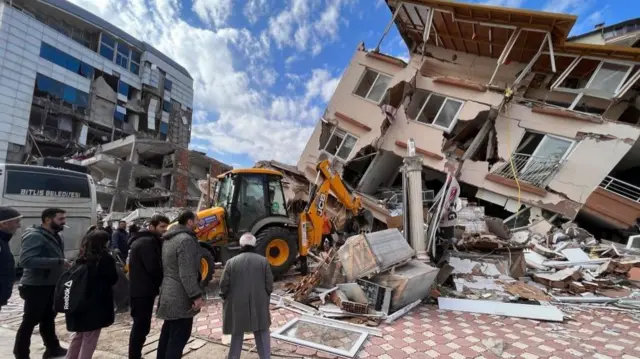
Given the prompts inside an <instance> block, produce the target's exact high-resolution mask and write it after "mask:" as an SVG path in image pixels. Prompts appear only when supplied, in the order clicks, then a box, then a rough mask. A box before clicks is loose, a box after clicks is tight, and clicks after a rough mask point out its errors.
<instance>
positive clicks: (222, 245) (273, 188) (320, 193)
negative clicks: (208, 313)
mask: <svg viewBox="0 0 640 359" xmlns="http://www.w3.org/2000/svg"><path fill="white" fill-rule="evenodd" d="M316 169H317V172H318V175H317V177H316V181H315V183H314V184H313V185H312V187H311V190H310V192H309V201H308V204H307V205H306V207H305V209H304V211H302V213H300V215H299V218H297V219H298V220H293V219H291V217H290V216H289V213H288V212H287V207H286V201H285V197H284V192H283V190H282V183H281V180H282V177H283V175H282V173H280V172H278V171H274V170H270V169H264V168H247V169H234V170H232V171H229V172H226V173H224V174H221V175H220V176H218V177H217V180H218V181H217V185H216V190H215V199H214V206H213V207H212V208H208V209H205V210H202V211H199V212H198V213H197V215H198V224H197V229H196V234H197V237H198V240H199V241H200V245H201V246H202V247H203V249H206V251H208V252H209V253H210V254H211V255H212V256H213V258H214V259H215V261H216V262H223V263H224V262H226V261H227V260H228V259H229V258H231V257H233V256H234V255H236V254H237V253H238V250H239V249H240V247H239V246H238V239H239V238H240V236H241V235H242V234H243V233H245V232H250V233H252V234H253V235H255V236H256V238H257V240H258V242H257V246H256V250H257V252H258V253H259V254H262V255H264V256H265V257H266V258H267V260H268V261H269V263H270V265H271V269H272V271H273V274H274V276H275V277H279V276H282V275H283V274H284V273H286V272H287V271H288V270H289V269H290V268H291V266H292V265H293V264H294V263H296V261H297V262H298V263H299V264H300V270H301V271H302V273H303V274H306V273H307V271H308V266H307V255H308V254H309V251H310V250H311V249H313V248H318V247H320V246H321V245H322V224H323V218H322V216H323V213H324V210H325V206H326V203H327V199H328V197H329V195H330V193H332V194H333V195H334V196H335V197H336V198H337V199H338V201H339V202H340V203H342V205H344V206H345V208H346V210H347V212H348V222H349V223H350V224H351V226H352V227H355V229H352V230H351V232H356V233H357V232H362V231H367V230H371V226H372V224H373V215H372V214H371V212H370V211H368V210H366V209H364V208H363V207H362V203H361V201H360V197H358V196H354V195H352V194H351V193H350V192H349V190H348V189H347V188H346V187H345V185H344V183H343V182H342V179H341V178H340V176H339V175H338V174H337V173H335V171H333V170H332V169H331V165H330V163H329V161H328V160H324V161H322V162H320V163H318V165H317V166H316ZM210 263H211V260H207V259H206V258H204V257H203V260H202V266H201V267H202V268H201V275H202V277H203V279H204V278H207V277H209V278H210V275H211V274H210V272H212V271H213V268H210V266H211V264H210Z"/></svg>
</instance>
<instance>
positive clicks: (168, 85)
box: [164, 79, 173, 91]
mask: <svg viewBox="0 0 640 359" xmlns="http://www.w3.org/2000/svg"><path fill="white" fill-rule="evenodd" d="M172 86H173V83H172V82H171V80H167V79H165V80H164V89H165V90H167V91H171V87H172Z"/></svg>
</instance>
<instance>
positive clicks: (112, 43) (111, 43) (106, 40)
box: [102, 32, 116, 47]
mask: <svg viewBox="0 0 640 359" xmlns="http://www.w3.org/2000/svg"><path fill="white" fill-rule="evenodd" d="M102 43H103V44H107V45H109V46H111V47H116V40H115V39H114V38H113V37H111V36H109V35H107V34H105V33H104V32H103V33H102Z"/></svg>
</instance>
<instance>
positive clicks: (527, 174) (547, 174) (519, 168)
mask: <svg viewBox="0 0 640 359" xmlns="http://www.w3.org/2000/svg"><path fill="white" fill-rule="evenodd" d="M511 158H512V160H513V167H514V170H515V172H516V175H517V178H518V181H520V182H526V183H528V184H531V185H534V186H536V187H540V188H544V187H546V185H547V184H548V182H549V180H550V179H551V177H552V176H553V175H555V174H556V172H557V171H558V169H560V166H561V165H562V162H563V161H562V160H560V159H555V158H550V157H535V156H531V155H525V154H522V153H514V154H513V155H511ZM513 172H514V171H513V170H512V169H511V164H510V163H509V161H507V162H506V163H504V164H503V165H501V166H500V167H498V168H497V169H496V170H494V171H493V172H492V173H493V174H495V175H498V176H501V177H504V178H508V179H512V180H515V176H514V175H513Z"/></svg>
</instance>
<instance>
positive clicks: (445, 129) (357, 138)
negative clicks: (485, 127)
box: [297, 45, 640, 219]
mask: <svg viewBox="0 0 640 359" xmlns="http://www.w3.org/2000/svg"><path fill="white" fill-rule="evenodd" d="M427 49H428V50H427V51H428V54H427V55H426V56H422V55H420V54H412V56H411V59H410V61H409V63H404V62H403V61H401V60H398V59H393V58H391V57H388V56H386V55H382V54H378V53H372V52H369V51H366V50H365V49H364V47H363V46H359V47H358V49H357V50H356V52H355V54H354V55H353V57H352V59H351V62H350V63H349V65H348V67H347V69H346V70H345V71H344V73H343V76H342V78H341V80H340V82H339V84H338V86H337V88H336V90H335V92H334V95H333V97H332V98H331V100H330V101H329V103H328V105H327V109H326V110H325V115H324V116H323V121H318V124H317V125H316V128H315V129H314V132H313V134H312V135H311V138H310V139H309V142H308V143H307V145H306V147H305V149H304V151H303V153H302V155H301V157H300V159H299V161H298V165H297V167H298V169H299V170H300V171H302V172H304V173H305V175H306V176H307V178H308V179H309V180H313V179H314V178H315V176H316V174H315V164H316V163H317V162H318V161H319V160H321V159H323V158H330V159H333V160H334V163H335V166H336V167H337V168H340V169H341V170H344V169H345V168H347V167H348V166H350V162H349V160H351V159H354V158H355V157H358V161H354V164H355V165H354V167H356V166H359V165H358V164H356V163H357V162H360V163H361V162H362V161H364V159H365V158H366V157H367V156H369V154H370V152H371V151H370V152H360V151H364V150H366V147H370V146H373V147H374V149H375V151H378V152H379V153H382V152H384V153H389V152H390V153H394V154H395V155H397V156H398V157H400V158H401V157H404V156H406V153H407V143H408V140H409V139H410V138H411V139H413V140H414V141H415V145H416V149H417V153H419V154H421V155H422V156H423V160H424V166H425V167H426V168H429V169H432V170H435V171H437V172H439V173H452V174H454V175H457V177H458V179H459V180H460V181H461V182H463V183H466V184H468V185H470V186H472V187H474V188H476V189H477V194H476V196H477V198H481V199H483V200H486V201H489V202H492V203H494V204H499V205H502V206H504V208H505V209H507V210H509V211H510V212H514V211H516V210H517V209H518V206H517V205H518V204H520V205H527V206H533V207H538V208H541V209H546V210H549V211H551V212H555V213H559V214H560V215H562V216H564V217H567V218H571V219H573V218H574V217H575V216H576V215H577V214H578V212H579V211H580V209H581V208H582V206H583V205H585V203H586V202H587V199H588V198H589V196H590V194H591V193H592V192H593V191H594V189H596V188H597V187H598V186H599V185H600V184H601V182H602V181H603V180H604V179H605V178H606V177H607V176H608V174H609V173H610V172H611V171H612V170H613V169H614V167H615V166H616V164H617V163H618V162H620V161H621V160H622V159H623V157H625V155H627V154H628V153H630V150H631V148H632V147H633V146H634V143H635V142H636V140H637V139H638V138H639V137H640V128H638V126H634V125H631V124H626V123H621V122H615V121H610V120H609V119H614V120H617V116H620V114H621V112H622V111H623V110H624V108H622V109H621V108H619V107H616V106H617V104H614V105H612V106H611V107H609V108H608V109H607V110H606V113H605V114H602V116H591V115H589V116H586V114H584V113H579V112H577V111H573V109H572V110H571V111H560V114H559V115H558V113H553V112H552V111H546V112H545V111H542V110H539V108H538V105H535V106H533V104H534V103H536V101H529V100H528V99H525V98H524V95H522V96H523V98H522V101H521V100H518V101H516V100H513V101H512V102H510V103H508V104H507V105H506V106H505V107H504V109H503V110H502V111H500V112H498V111H497V109H498V108H500V107H501V105H502V104H503V103H504V100H505V96H504V92H502V91H492V90H489V89H488V88H487V87H486V85H484V86H481V85H479V84H487V83H489V82H490V77H491V76H492V73H493V71H494V69H495V66H496V59H495V58H490V57H483V56H477V55H471V54H468V53H465V52H463V51H453V50H448V49H443V48H441V47H435V46H432V45H428V46H427ZM444 59H447V60H444ZM451 59H453V60H451ZM604 60H607V59H603V61H604ZM526 65H527V64H526V63H517V62H511V63H509V64H507V65H503V66H502V67H501V68H500V71H498V72H497V73H496V75H495V78H494V82H493V83H494V84H496V85H498V86H497V87H500V88H503V89H504V88H507V87H510V86H512V83H513V81H514V79H516V78H518V76H519V74H520V73H522V71H523V70H524V69H525V66H526ZM559 72H561V71H559ZM532 75H533V74H532ZM470 80H471V81H470ZM402 82H405V83H413V84H414V86H415V91H413V92H412V95H411V96H408V98H405V97H403V101H401V102H399V103H400V104H401V105H400V106H398V108H396V109H395V111H394V115H393V116H392V117H393V120H392V121H391V123H390V124H388V125H386V126H385V124H384V123H385V121H386V120H387V118H388V117H389V116H385V110H386V109H385V108H384V107H382V108H381V102H382V101H381V100H382V99H383V97H384V96H385V94H387V95H389V93H387V90H388V89H391V88H394V86H396V85H399V84H400V85H402ZM522 91H526V87H525V88H524V90H522ZM400 93H401V94H402V91H400ZM519 93H520V92H519ZM569 103H571V101H569ZM624 106H628V104H625V105H624ZM542 108H544V106H543V107H542ZM492 109H493V111H495V114H496V116H495V118H493V119H492V122H493V124H492V125H491V126H490V127H492V131H495V132H494V134H495V135H494V137H493V144H494V146H495V147H494V148H495V151H496V152H495V154H493V155H492V157H493V158H492V159H491V160H487V159H486V158H482V159H471V158H464V156H463V155H462V154H463V153H464V152H465V151H462V152H461V153H457V152H456V150H457V149H455V146H453V147H447V146H449V145H452V141H455V139H456V136H459V135H460V134H461V133H463V132H464V131H465V127H468V128H467V129H469V128H471V127H472V126H473V124H474V123H479V124H482V122H477V121H479V120H483V119H484V118H485V117H488V116H489V114H490V113H491V111H492ZM568 113H571V116H573V118H572V117H571V116H569V115H568ZM605 115H606V116H605ZM481 117H482V118H481ZM604 117H606V119H604V120H603V118H604ZM612 117H613V118H612ZM468 125H471V127H469V126H468ZM479 130H480V126H478V128H477V129H476V130H475V132H473V134H474V135H475V134H476V133H479ZM474 138H475V137H468V140H467V141H468V142H467V145H468V143H469V142H470V141H471V140H472V139H474ZM603 138H607V140H602V139H603ZM484 143H485V145H484V147H483V151H485V152H487V155H486V157H488V156H489V151H488V150H487V146H488V145H486V142H484ZM528 143H537V145H536V146H537V148H534V149H532V150H531V151H529V153H530V154H529V155H528V156H525V155H520V154H519V153H518V152H520V151H523V152H524V150H525V147H527V146H529V145H528ZM453 145H456V144H455V143H453ZM458 145H461V144H458ZM536 146H533V147H536ZM545 146H546V147H545ZM458 147H461V146H458ZM469 147H470V146H469ZM543 147H544V148H543ZM452 148H454V150H452ZM526 150H529V149H528V148H526ZM556 150H557V151H559V152H561V153H560V154H557V153H551V152H553V151H556ZM536 151H537V152H536ZM549 151H551V152H549ZM531 152H533V153H531ZM547 152H548V153H547ZM384 153H383V155H384ZM374 155H375V154H374ZM378 156H380V154H378V155H377V156H376V157H378ZM520 157H523V158H524V157H526V158H524V159H522V158H520ZM509 158H512V159H514V166H516V170H517V171H518V176H520V182H519V185H520V188H518V183H516V182H515V181H514V180H513V178H509V177H511V172H510V171H507V169H508V168H507V167H505V166H508V165H509V163H508V162H507V161H508V159H509ZM534 160H535V161H538V162H535V161H534ZM547 160H548V163H547V162H544V161H547ZM518 161H520V162H522V163H520V162H518ZM383 162H385V161H377V160H376V159H374V160H373V161H372V162H371V164H370V165H369V167H367V168H366V169H362V170H361V173H360V174H361V175H362V177H361V178H359V179H358V180H357V181H356V182H355V183H354V184H353V185H354V187H355V188H356V190H359V191H362V192H366V191H364V189H365V188H367V187H368V188H369V189H371V188H372V187H371V186H367V184H370V183H369V182H370V181H375V179H372V178H371V177H375V176H377V175H379V174H380V173H381V172H376V171H386V172H388V171H392V170H397V169H399V166H400V165H401V161H396V162H394V165H395V166H396V167H394V168H393V169H391V168H376V166H378V165H380V166H381V163H383ZM386 163H387V164H388V163H389V161H386ZM596 163H597V164H598V165H597V166H594V164H596ZM535 166H538V167H536V168H537V169H538V170H536V171H534V170H532V168H533V167H535ZM503 169H504V171H502V170H503ZM501 171H502V172H501ZM343 173H346V172H343ZM376 173H377V174H376ZM527 175H529V177H527ZM536 176H538V177H544V178H541V179H540V180H538V178H537V177H536ZM378 177H379V176H378ZM391 182H392V181H391ZM389 183H390V182H386V183H383V184H387V185H388V184H389ZM365 194H369V195H373V194H374V193H373V191H369V193H365ZM634 218H635V217H634Z"/></svg>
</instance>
